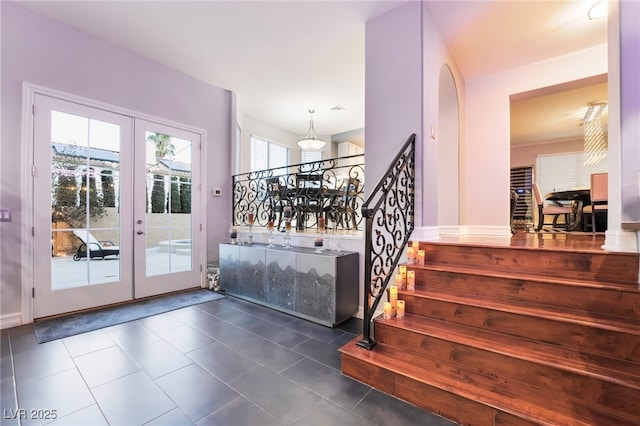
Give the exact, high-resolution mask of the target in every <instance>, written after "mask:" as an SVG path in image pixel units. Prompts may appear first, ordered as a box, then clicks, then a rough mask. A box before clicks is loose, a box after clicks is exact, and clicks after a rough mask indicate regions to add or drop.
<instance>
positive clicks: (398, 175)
mask: <svg viewBox="0 0 640 426" xmlns="http://www.w3.org/2000/svg"><path fill="white" fill-rule="evenodd" d="M415 141H416V135H415V134H413V135H411V136H410V137H409V139H408V140H407V142H406V143H405V144H404V146H403V147H402V149H401V150H400V152H399V153H398V155H397V156H396V158H395V159H394V160H393V162H392V163H391V166H390V167H389V169H388V170H387V172H386V173H385V175H384V176H383V177H382V178H381V179H380V181H379V182H378V184H377V185H376V187H375V188H374V189H373V191H371V194H370V195H369V197H368V198H367V200H366V201H365V202H364V204H363V206H362V215H363V216H364V218H365V222H366V225H365V251H364V257H365V260H364V300H363V304H362V305H363V307H364V326H363V333H362V334H363V338H362V340H360V341H359V342H358V346H361V347H363V348H366V349H371V348H373V347H374V346H375V345H376V342H375V340H373V338H372V337H371V320H372V318H373V315H374V313H375V311H376V308H377V307H378V304H379V303H380V300H381V299H382V296H383V295H384V293H385V290H386V288H387V285H388V284H389V281H390V280H391V277H392V276H393V273H392V272H393V271H394V270H395V268H396V266H397V265H398V263H399V261H400V257H401V256H402V252H403V250H404V247H405V246H406V245H407V243H408V242H409V237H410V236H411V232H412V231H413V228H414V221H413V220H414V217H413V215H414V203H415V175H414V170H415Z"/></svg>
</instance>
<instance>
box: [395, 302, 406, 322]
mask: <svg viewBox="0 0 640 426" xmlns="http://www.w3.org/2000/svg"><path fill="white" fill-rule="evenodd" d="M396 318H404V300H398V301H397V302H396Z"/></svg>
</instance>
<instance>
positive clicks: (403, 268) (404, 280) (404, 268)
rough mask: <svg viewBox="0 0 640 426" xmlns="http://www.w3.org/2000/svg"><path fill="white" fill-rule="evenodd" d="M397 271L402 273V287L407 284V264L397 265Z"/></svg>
mask: <svg viewBox="0 0 640 426" xmlns="http://www.w3.org/2000/svg"><path fill="white" fill-rule="evenodd" d="M398 272H400V275H402V288H403V289H404V286H405V285H406V284H407V265H400V266H399V267H398Z"/></svg>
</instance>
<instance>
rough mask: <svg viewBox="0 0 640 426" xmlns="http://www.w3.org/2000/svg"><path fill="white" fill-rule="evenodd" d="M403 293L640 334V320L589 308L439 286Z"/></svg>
mask: <svg viewBox="0 0 640 426" xmlns="http://www.w3.org/2000/svg"><path fill="white" fill-rule="evenodd" d="M399 294H400V295H404V294H407V295H413V296H414V297H425V298H429V299H436V300H441V301H448V302H455V303H458V304H461V305H467V306H474V307H478V308H485V309H492V310H497V311H502V312H508V313H515V314H521V315H529V316H534V317H538V318H545V319H549V320H553V321H559V322H570V323H573V324H578V325H585V326H589V327H594V328H598V329H603V330H610V331H617V332H622V333H629V334H633V335H638V336H640V320H639V319H635V318H625V317H620V316H611V315H605V314H601V313H597V312H588V311H586V310H579V309H572V308H560V307H556V306H548V305H544V306H543V305H536V304H533V303H526V302H516V301H508V302H501V301H498V300H495V299H492V298H490V297H483V296H478V295H476V294H469V293H463V292H453V291H451V290H449V291H447V292H444V291H438V290H437V289H432V290H415V291H406V290H401V291H400V292H399ZM399 298H401V297H399Z"/></svg>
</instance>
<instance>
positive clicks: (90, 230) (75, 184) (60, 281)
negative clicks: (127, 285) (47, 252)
mask: <svg viewBox="0 0 640 426" xmlns="http://www.w3.org/2000/svg"><path fill="white" fill-rule="evenodd" d="M51 129H52V132H51V133H52V136H51V152H52V161H51V187H52V194H51V212H52V214H51V245H52V257H51V287H52V289H53V290H58V289H63V288H72V287H78V286H87V285H95V284H102V283H108V282H116V281H120V267H121V266H120V256H119V255H120V248H119V245H120V213H119V211H118V208H117V206H116V203H117V201H118V200H119V175H118V173H119V171H118V168H117V165H118V164H119V163H120V144H121V141H120V126H119V125H117V124H114V123H108V122H104V121H100V120H95V119H92V118H88V117H83V116H80V115H75V114H67V113H64V112H59V111H52V112H51ZM71 259H73V262H70V260H71Z"/></svg>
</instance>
